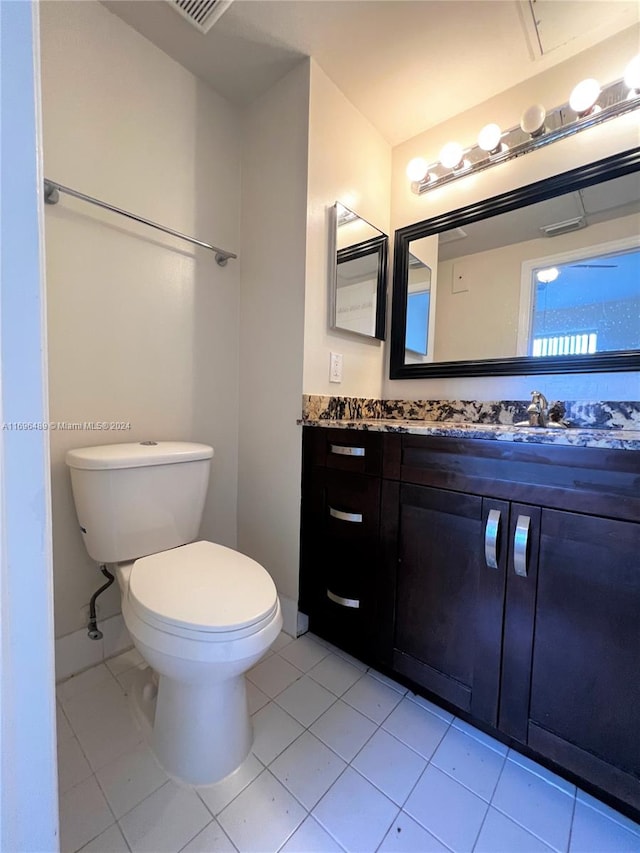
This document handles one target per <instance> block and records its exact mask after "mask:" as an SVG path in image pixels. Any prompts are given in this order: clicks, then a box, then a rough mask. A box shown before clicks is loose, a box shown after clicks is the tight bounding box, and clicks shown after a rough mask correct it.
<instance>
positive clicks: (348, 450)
mask: <svg viewBox="0 0 640 853" xmlns="http://www.w3.org/2000/svg"><path fill="white" fill-rule="evenodd" d="M329 447H330V449H331V452H332V453H337V454H338V455H339V456H364V447H345V446H344V445H342V444H330V445H329Z"/></svg>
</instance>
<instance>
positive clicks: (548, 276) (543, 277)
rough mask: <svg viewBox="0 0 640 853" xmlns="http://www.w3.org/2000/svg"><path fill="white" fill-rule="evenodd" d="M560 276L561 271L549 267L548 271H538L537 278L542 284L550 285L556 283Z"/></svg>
mask: <svg viewBox="0 0 640 853" xmlns="http://www.w3.org/2000/svg"><path fill="white" fill-rule="evenodd" d="M559 275H560V270H559V269H558V268H557V267H549V268H548V269H546V270H538V272H537V273H536V278H537V279H538V281H539V282H541V283H542V284H550V283H551V282H552V281H555V280H556V279H557V278H558V276H559Z"/></svg>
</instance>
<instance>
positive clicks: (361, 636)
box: [303, 468, 380, 659]
mask: <svg viewBox="0 0 640 853" xmlns="http://www.w3.org/2000/svg"><path fill="white" fill-rule="evenodd" d="M310 502H311V503H310V509H311V512H312V514H313V520H312V521H310V526H308V527H307V528H306V530H305V536H306V539H307V541H306V543H305V548H304V549H303V553H306V555H307V557H306V560H307V572H308V573H310V575H311V578H312V579H311V581H310V583H309V589H310V590H311V591H310V595H309V599H310V600H309V605H308V610H309V627H310V628H311V630H312V631H314V632H315V633H317V634H319V635H320V636H321V637H324V638H325V639H327V640H330V641H331V642H333V643H335V644H336V645H338V646H340V647H341V648H345V649H347V650H348V651H351V652H353V653H354V654H358V655H360V656H363V655H364V656H365V658H366V659H370V658H371V649H372V636H373V631H374V626H373V622H374V606H375V601H374V599H375V578H376V575H377V562H378V559H379V536H378V531H379V520H380V480H379V479H378V478H376V477H368V476H365V475H362V474H351V473H347V472H344V471H339V470H332V469H329V468H319V469H316V472H315V476H314V486H313V489H312V494H311V495H310ZM309 534H310V535H309Z"/></svg>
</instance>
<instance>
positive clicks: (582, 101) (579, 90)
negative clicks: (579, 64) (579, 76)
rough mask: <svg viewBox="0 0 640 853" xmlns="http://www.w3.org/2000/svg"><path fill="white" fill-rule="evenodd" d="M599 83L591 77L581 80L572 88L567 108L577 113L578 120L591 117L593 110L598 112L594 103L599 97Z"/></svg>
mask: <svg viewBox="0 0 640 853" xmlns="http://www.w3.org/2000/svg"><path fill="white" fill-rule="evenodd" d="M601 91H602V89H601V88H600V83H598V81H597V80H594V79H593V77H588V78H587V79H586V80H582V81H581V82H580V83H578V85H577V86H575V87H574V89H573V91H572V92H571V96H570V98H569V106H570V107H571V109H572V110H573V111H574V113H577V115H578V118H582V117H583V116H588V115H591V113H592V112H593V111H594V110H599V109H600V108H599V107H598V106H597V104H596V101H597V100H598V98H599V97H600V92H601Z"/></svg>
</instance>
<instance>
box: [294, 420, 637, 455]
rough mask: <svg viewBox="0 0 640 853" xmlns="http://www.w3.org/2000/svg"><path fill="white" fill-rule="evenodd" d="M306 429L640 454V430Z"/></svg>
mask: <svg viewBox="0 0 640 853" xmlns="http://www.w3.org/2000/svg"><path fill="white" fill-rule="evenodd" d="M298 423H299V424H302V426H312V427H327V428H330V429H359V430H371V431H374V432H399V433H408V434H410V435H437V436H448V437H450V438H482V439H495V440H497V441H516V442H523V443H526V444H557V445H564V446H567V445H569V446H575V447H600V448H605V449H608V450H640V429H639V430H631V429H624V430H621V429H620V430H618V429H593V428H578V427H568V428H567V429H563V428H559V427H552V428H550V429H549V428H546V429H545V428H542V427H520V426H514V425H513V424H482V423H464V422H457V421H427V420H422V421H420V420H401V419H395V418H389V419H385V418H370V419H367V418H355V419H352V420H337V419H336V420H329V419H316V418H301V419H300V420H299V421H298Z"/></svg>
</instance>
